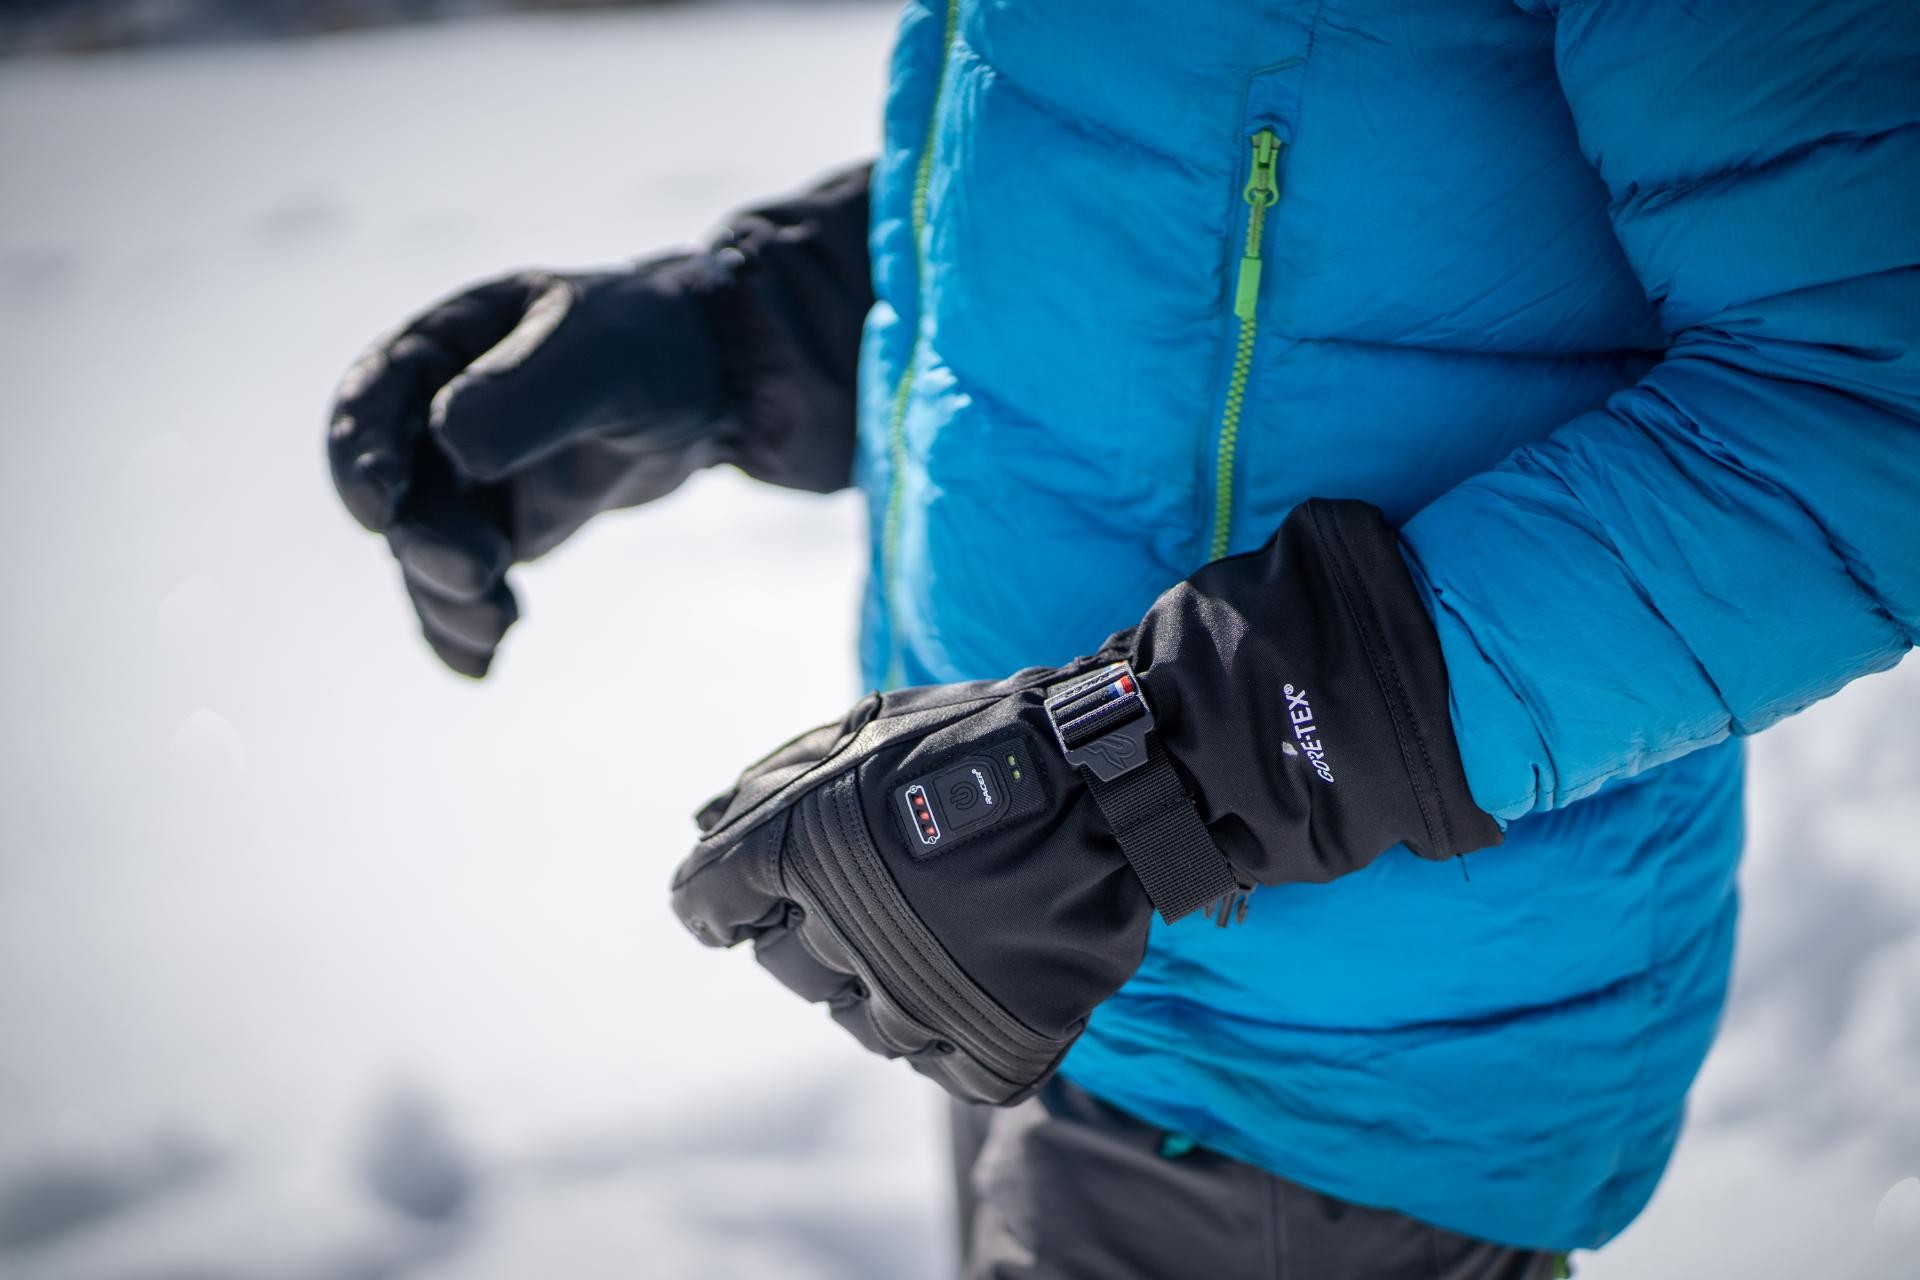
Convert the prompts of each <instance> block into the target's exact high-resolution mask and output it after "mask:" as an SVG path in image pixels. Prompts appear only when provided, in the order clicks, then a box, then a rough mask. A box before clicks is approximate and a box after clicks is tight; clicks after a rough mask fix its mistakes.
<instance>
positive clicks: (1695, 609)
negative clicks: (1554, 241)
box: [1402, 0, 1920, 819]
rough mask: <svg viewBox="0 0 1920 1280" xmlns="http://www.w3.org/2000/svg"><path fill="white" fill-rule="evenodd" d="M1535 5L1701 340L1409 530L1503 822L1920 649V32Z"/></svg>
mask: <svg viewBox="0 0 1920 1280" xmlns="http://www.w3.org/2000/svg"><path fill="white" fill-rule="evenodd" d="M1530 7H1534V8H1538V9H1540V10H1541V11H1543V12H1545V13H1548V14H1551V15H1552V16H1553V17H1554V18H1555V20H1556V21H1557V23H1558V31H1557V63H1558V68H1559V74H1560V80H1561V83H1562V86H1563V88H1564V90H1565V93H1566V96H1567V100H1568V102H1569V104H1570V105H1571V107H1572V110H1573V115H1574V119H1575V122H1576V124H1577V127H1578V130H1579V136H1580V143H1581V147H1582V149H1583V150H1584V151H1585V153H1586V155H1587V156H1588V158H1589V159H1590V160H1591V161H1592V162H1593V164H1594V165H1595V166H1596V168H1597V169H1598V170H1599V173H1600V175H1601V177H1602V179H1603V180H1604V181H1605V183H1606V187H1607V190H1608V192H1609V194H1610V196H1611V200H1612V205H1611V209H1610V213H1611V216H1612V219H1613V223H1614V227H1615V231H1616V233H1617V235H1618V236H1619V238H1620V242H1621V244H1622V245H1623V246H1624V247H1625V250H1626V253H1627V257H1628V259H1629V261H1630V262H1631V263H1632V265H1633V268H1634V270H1635V272H1636V273H1637V274H1638V275H1639V277H1640V280H1641V282H1642V284H1643V285H1644V287H1645V288H1646V290H1647V293H1648V295H1649V297H1650V298H1652V299H1653V300H1654V301H1655V302H1656V303H1657V304H1658V307H1659V315H1660V318H1661V321H1662V323H1663V325H1664V327H1665V328H1666V329H1667V330H1668V331H1669V333H1670V334H1671V335H1672V338H1673V343H1672V347H1671V349H1670V350H1669V351H1668V353H1667V355H1666V357H1665V359H1664V360H1663V361H1662V363H1661V364H1659V365H1658V366H1657V367H1656V368H1654V369H1653V370H1652V371H1651V372H1649V373H1648V374H1647V376H1646V377H1645V378H1644V379H1643V380H1642V381H1641V382H1640V383H1639V384H1638V385H1636V386H1634V387H1632V388H1629V389H1627V390H1625V391H1622V392H1620V393H1618V394H1616V395H1615V396H1613V397H1612V398H1611V399H1610V400H1609V401H1608V402H1607V404H1606V406H1605V407H1604V408H1602V409H1599V410H1595V411H1593V412H1591V413H1587V414H1584V415H1582V416H1581V417H1578V418H1576V419H1574V420H1573V421H1571V422H1569V423H1567V424H1566V425H1565V426H1563V427H1562V428H1560V429H1559V430H1558V431H1557V432H1555V433H1554V434H1553V435H1551V436H1550V437H1548V438H1547V439H1545V440H1543V441H1541V442H1539V443H1536V444H1533V445H1529V446H1527V447H1525V448H1522V449H1520V450H1519V451H1517V452H1516V453H1514V454H1513V455H1512V456H1511V457H1509V458H1508V459H1507V460H1506V461H1505V462H1503V463H1502V464H1501V465H1500V466H1499V467H1497V468H1495V469H1494V470H1492V471H1489V472H1486V473H1484V474H1481V475H1478V476H1475V477H1473V478H1471V479H1469V480H1467V481H1466V482H1464V483H1462V484H1461V485H1459V486H1458V487H1457V488H1455V489H1453V490H1452V491H1450V492H1448V493H1446V494H1444V495H1442V496H1441V497H1440V498H1439V499H1438V500H1436V501H1435V502H1434V503H1432V504H1431V505H1430V506H1429V507H1427V508H1426V509H1425V510H1423V511H1421V512H1419V513H1418V514H1417V515H1416V516H1415V517H1414V518H1413V519H1412V520H1411V521H1409V522H1408V523H1407V525H1406V526H1405V527H1404V529H1403V530H1402V540H1403V549H1404V551H1405V554H1406V556H1407V558H1408V560H1409V562H1410V563H1411V564H1412V566H1413V568H1414V571H1415V577H1416V579H1417V580H1418V581H1419V583H1420V585H1421V588H1422V590H1423V592H1424V594H1425V596H1426V600H1427V604H1428V607H1429V609H1430V610H1431V612H1432V613H1433V616H1434V621H1435V624H1436V627H1437V629H1438V632H1439V636H1440V640H1441V644H1442V647H1443V649H1444V652H1445V655H1446V662H1447V669H1448V673H1449V676H1450V680H1451V688H1452V699H1453V718H1454V723H1455V728H1456V731H1457V735H1458V738H1459V741H1460V745H1461V749H1462V753H1463V756H1464V758H1465V762H1466V767H1467V774H1468V778H1469V781H1470V783H1471V786H1472V790H1473V795H1474V798H1475V800H1476V801H1477V802H1478V803H1479V805H1480V806H1481V807H1482V808H1484V809H1486V810H1488V811H1489V812H1491V813H1494V814H1495V815H1497V816H1499V817H1501V818H1503V819H1510V818H1514V817H1517V816H1519V815H1521V814H1524V813H1526V812H1528V811H1531V810H1534V809H1546V808H1552V807H1555V806H1558V805H1562V804H1566V803H1568V802H1570V801H1572V800H1576V799H1578V798H1580V797H1581V796H1584V795H1587V794H1590V793H1591V792H1593V791H1594V790H1595V789H1597V788H1598V787H1600V786H1601V785H1602V784H1603V783H1604V782H1606V781H1607V780H1609V779H1611V778H1615V777H1619V776H1623V775H1626V774H1631V773H1634V772H1637V771H1639V770H1642V769H1645V768H1648V767H1650V766H1652V765H1655V764H1658V763H1660V762H1661V761H1664V760H1668V759H1671V758H1673V757H1675V756H1678V755H1681V754H1683V753H1685V752H1688V751H1691V750H1693V749H1695V748H1698V747H1702V746H1705V745H1708V744H1710V743H1714V742H1718V741H1721V740H1723V739H1725V738H1727V737H1728V736H1729V735H1734V734H1746V733H1752V732H1754V731H1756V730H1759V729H1763V728H1765V727H1766V726H1768V725H1770V724H1772V723H1774V722H1775V721H1777V720H1779V719H1781V718H1782V717H1783V716H1787V715H1790V714H1792V713H1793V712H1795V711H1798V710H1800V709H1801V708H1803V707H1805V706H1806V705H1808V704H1809V703H1811V702H1814V701H1816V700H1818V699H1820V698H1822V697H1825V696H1827V695H1829V694H1831V693H1833V692H1834V691H1835V690H1837V689H1839V688H1840V687H1841V686H1842V685H1844V684H1846V683H1847V682H1848V681H1850V680H1852V679H1854V678H1855V677H1857V676H1861V675H1864V674H1866V673H1868V672H1872V671H1878V670H1882V669H1884V668H1887V667H1890V666H1892V665H1894V664H1895V663H1896V662H1897V661H1899V659H1900V657H1901V656H1902V655H1903V654H1904V653H1905V652H1906V651H1907V650H1908V648H1909V647H1911V646H1912V645H1913V644H1914V643H1915V641H1916V637H1917V636H1920V9H1916V8H1915V6H1913V5H1909V4H1887V3H1876V2H1875V0H1846V2H1843V3H1826V2H1823V0H1791V2H1771V0H1768V2H1760V3H1755V2H1754V0H1703V2H1702V3H1696V4H1690V5H1679V4H1662V3H1646V2H1641V3H1631V2H1628V0H1593V2H1591V3H1571V2H1569V3H1565V4H1554V3H1551V2H1550V0H1536V3H1535V4H1534V5H1532V6H1530Z"/></svg>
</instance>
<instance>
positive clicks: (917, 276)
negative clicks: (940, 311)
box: [880, 0, 960, 688]
mask: <svg viewBox="0 0 1920 1280" xmlns="http://www.w3.org/2000/svg"><path fill="white" fill-rule="evenodd" d="M959 16H960V0H947V26H946V33H945V34H944V35H943V36H942V37H941V43H940V83H939V84H938V85H936V86H935V87H934V91H933V106H932V107H931V108H930V109H929V110H928V112H927V137H926V141H925V142H924V143H923V144H922V146H921V148H920V164H919V165H918V167H916V168H915V169H914V171H913V220H912V226H913V271H914V281H915V287H916V289H917V290H918V293H919V297H918V299H917V302H918V305H919V306H924V305H926V296H927V248H926V232H927V187H928V184H929V183H931V182H932V180H933V148H934V139H935V138H936V137H938V136H939V131H940V102H941V100H942V99H943V98H945V97H946V96H947V71H948V69H949V68H950V67H951V66H952V64H953V37H954V32H955V30H956V28H957V27H958V25H959ZM917 311H918V307H916V314H915V316H914V337H913V350H912V351H911V352H910V353H909V354H908V356H907V367H906V368H904V369H902V370H901V371H900V381H898V382H897V383H895V384H894V388H893V407H892V411H891V412H890V413H889V415H888V424H887V464H888V476H887V513H886V515H885V517H883V519H882V520H881V524H880V598H881V600H882V601H883V602H884V603H885V604H886V607H887V612H888V613H889V615H891V616H890V617H889V618H888V620H887V648H888V651H889V656H888V658H887V674H886V681H885V683H886V686H887V687H888V688H894V687H896V686H898V685H899V684H900V683H902V681H903V680H904V679H905V678H906V672H905V671H904V670H903V669H902V658H901V653H900V643H899V640H898V638H897V637H898V634H899V631H898V628H899V623H900V618H901V617H902V616H903V615H902V611H901V609H900V607H899V603H900V602H899V601H898V600H896V599H895V598H894V594H895V591H896V590H897V589H898V586H899V582H898V579H899V572H900V571H899V560H900V519H901V514H902V509H903V507H904V504H905V502H906V491H905V489H904V487H903V486H902V485H901V483H900V479H901V477H902V476H903V475H905V474H906V469H907V400H908V397H909V396H910V395H911V394H912V392H913V380H914V377H915V375H917V374H918V373H919V372H920V348H921V346H922V345H923V344H922V341H921V334H922V333H924V332H925V329H924V326H923V325H922V323H921V318H920V316H919V315H918V314H917Z"/></svg>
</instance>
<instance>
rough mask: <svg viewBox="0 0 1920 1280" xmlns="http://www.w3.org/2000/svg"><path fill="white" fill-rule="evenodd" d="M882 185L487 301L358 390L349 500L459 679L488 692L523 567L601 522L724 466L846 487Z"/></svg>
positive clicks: (343, 480)
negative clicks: (870, 252) (515, 568)
mask: <svg viewBox="0 0 1920 1280" xmlns="http://www.w3.org/2000/svg"><path fill="white" fill-rule="evenodd" d="M867 174H868V170H867V168H866V167H864V166H863V167H861V168H859V169H856V170H851V171H849V172H847V173H844V174H841V175H839V176H837V177H835V178H833V179H831V180H829V181H828V182H827V183H826V184H825V185H823V186H821V187H820V188H818V189H817V190H815V191H812V192H810V193H808V194H806V195H804V196H800V197H798V198H795V199H793V200H789V201H786V202H784V203H781V204H776V205H769V206H767V207H764V208H760V209H756V210H753V211H750V212H748V213H745V214H742V215H740V216H739V217H737V218H735V219H734V220H733V222H732V223H731V225H730V226H729V227H728V228H727V230H726V231H724V232H723V233H722V234H721V236H720V237H719V238H718V239H717V240H716V242H715V244H714V246H713V247H712V248H711V249H710V250H708V251H707V252H704V253H699V254H690V255H684V256H679V257H666V258H659V259H656V260H654V261H651V262H645V263H641V264H639V265H637V266H632V267H627V268H623V269H620V270H616V271H602V272H593V273H584V274H558V273H553V272H522V273H520V274H517V275H510V276H505V277H502V278H501V279H498V280H494V281H490V282H488V283H486V284H482V285H478V286H476V287H474V288H472V289H469V290H468V291H467V292H465V293H462V294H460V295H458V296H457V297H454V298H450V299H448V300H447V301H445V302H443V303H441V304H440V305H438V306H436V307H434V308H433V309H431V310H430V311H428V312H426V313H425V314H424V315H421V316H419V317H418V318H416V319H414V320H413V321H411V322H410V323H408V324H407V325H406V326H405V327H404V328H402V329H401V330H400V331H399V332H398V333H395V334H393V335H392V336H390V337H388V338H386V339H384V340H382V341H381V342H380V343H378V344H377V345H375V346H374V348H373V349H372V350H370V351H369V352H368V353H367V354H366V355H365V356H363V357H362V358H361V359H360V361H359V363H357V364H356V365H355V366H354V367H353V369H352V370H351V371H349V372H348V374H347V376H346V378H345V380H344V381H343V382H342V383H341V386H340V389H339V391H338V393H337V398H336V400H335V403H334V406H333V416H332V423H331V428H330V430H329V432H328V441H327V449H328V454H329V458H330V461H331V463H332V466H333V479H334V484H335V486H336V487H337V488H338V489H339V491H340V497H341V499H342V500H343V501H344V502H345V503H346V505H347V509H348V510H349V511H351V512H352V513H353V514H354V516H355V517H356V518H357V519H358V520H359V521H360V523H362V524H364V525H365V526H366V527H367V528H369V529H372V530H374V531H375V532H378V533H384V534H386V536H387V539H388V541H389V543H390V544H391V546H392V548H393V553H394V555H395V556H396V557H397V558H398V559H399V561H400V567H401V571H402V573H403V574H404V576H405V579H406V584H407V590H408V593H409V594H410V595H411V596H412V598H413V602H414V606H415V608H416V609H417V610H418V611H419V614H420V619H421V622H422V624H423V626H424V628H425V631H426V635H427V640H428V641H429V643H431V644H432V645H433V649H434V652H436V653H438V654H439V655H440V657H441V658H442V659H443V660H444V661H445V662H446V664H447V665H448V666H450V667H452V668H453V669H454V670H456V671H459V672H461V673H463V674H465V675H470V676H481V675H484V674H486V670H487V666H488V664H489V663H490V662H491V661H492V659H493V653H494V650H495V648H496V647H497V646H498V645H499V643H500V637H501V636H502V635H503V634H504V633H505V632H506V629H507V628H508V627H509V626H510V625H512V623H513V621H514V618H515V617H516V616H517V612H516V608H515V605H514V599H513V593H512V592H511V591H510V590H509V589H508V587H507V582H506V572H507V567H508V565H510V564H513V563H515V562H519V561H524V560H531V559H533V558H534V557H535V556H539V555H541V554H543V553H545V552H547V551H549V550H551V549H552V548H553V547H554V546H556V545H557V544H558V543H560V542H561V541H562V540H563V539H565V538H566V537H567V536H568V535H569V534H571V533H572V532H573V531H574V530H575V529H577V528H579V527H580V526H581V525H582V524H584V523H585V522H586V521H587V520H588V519H590V518H591V517H593V516H594V515H596V514H598V513H599V512H602V511H606V510H610V509H612V508H615V507H630V506H634V505H637V504H639V503H642V502H649V501H652V500H653V499H655V498H658V497H660V496H662V495H663V494H666V493H668V492H670V491H672V490H673V489H674V488H675V487H676V486H677V485H679V484H680V482H681V481H683V480H685V479H686V478H687V476H688V475H690V474H691V473H692V472H694V471H696V470H698V469H699V468H701V467H706V466H712V465H713V464H715V463H720V462H730V463H733V464H734V465H736V466H738V467H740V468H741V469H742V470H744V471H746V472H747V473H748V474H749V475H752V476H755V477H757V478H759V479H762V480H766V481H769V482H771V483H774V484H779V485H785V486H787V487H790V488H796V489H809V490H813V491H816V492H830V491H832V490H835V489H839V488H843V487H845V486H846V485H847V484H848V483H849V480H850V475H851V471H852V464H853V445H854V400H855V389H854V380H855V365H856V362H857V359H858V354H859V346H860V329H861V325H862V324H863V322H864V320H865V317H866V313H867V310H868V308H869V307H870V306H871V305H872V300H873V299H872V285H871V282H870V280H869V275H868V266H867V250H866V234H867Z"/></svg>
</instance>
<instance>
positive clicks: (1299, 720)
mask: <svg viewBox="0 0 1920 1280" xmlns="http://www.w3.org/2000/svg"><path fill="white" fill-rule="evenodd" d="M1286 694H1287V719H1289V720H1291V721H1292V722H1293V736H1294V737H1295V739H1297V740H1298V741H1299V743H1300V750H1302V751H1304V752H1305V753H1306V756H1307V763H1308V764H1311V765H1312V766H1313V771H1314V772H1315V773H1317V774H1319V775H1320V781H1322V782H1327V783H1331V782H1332V781H1333V767H1332V766H1331V765H1329V764H1328V763H1327V748H1326V746H1325V744H1323V743H1322V742H1321V741H1320V727H1319V725H1318V724H1316V723H1315V722H1314V718H1313V704H1312V703H1310V702H1308V701H1307V691H1306V690H1305V689H1295V688H1294V687H1293V686H1292V685H1288V686H1287V687H1286Z"/></svg>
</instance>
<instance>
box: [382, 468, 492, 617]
mask: <svg viewBox="0 0 1920 1280" xmlns="http://www.w3.org/2000/svg"><path fill="white" fill-rule="evenodd" d="M412 474H413V483H412V490H411V492H410V493H409V494H408V497H407V503H406V506H405V507H404V508H403V509H402V510H401V512H400V514H399V517H398V518H397V519H396V520H395V521H394V523H393V525H392V527H391V528H389V529H388V531H387V540H388V542H389V543H390V544H391V545H392V547H393V554H394V555H395V557H396V558H398V559H399V561H400V567H401V569H402V570H403V571H405V573H406V574H407V576H408V577H409V578H410V579H413V580H415V581H417V582H419V583H420V584H422V585H423V586H426V587H429V588H431V589H432V591H433V592H434V594H436V595H438V596H441V597H443V598H445V599H448V600H478V599H480V598H481V597H482V596H485V595H486V594H488V593H489V592H491V591H492V590H493V588H494V587H495V586H497V585H498V584H499V583H500V582H502V581H503V580H504V579H505V578H506V574H507V566H508V565H509V564H511V563H512V561H513V550H512V547H511V546H510V545H509V543H508V541H507V536H506V534H505V532H504V531H502V529H501V527H500V525H499V523H498V522H497V521H496V520H495V518H494V516H493V514H492V510H491V508H493V507H496V506H497V505H499V504H498V503H497V501H496V498H497V493H496V492H494V491H489V490H485V489H477V488H475V487H473V486H471V485H466V484H463V483H461V481H460V480H459V479H458V478H457V477H456V476H455V475H454V472H453V467H452V464H451V463H449V462H448V461H447V459H446V458H444V457H442V456H441V455H440V454H439V453H437V452H436V451H435V450H434V449H433V446H432V445H431V444H430V443H429V442H427V441H425V440H422V441H421V442H420V443H419V445H418V447H417V449H416V451H415V458H414V465H413V470H412Z"/></svg>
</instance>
